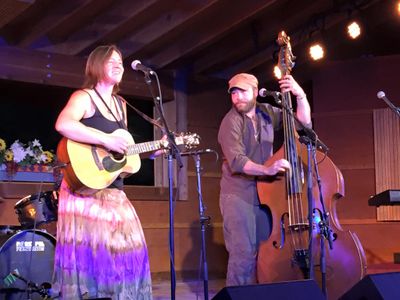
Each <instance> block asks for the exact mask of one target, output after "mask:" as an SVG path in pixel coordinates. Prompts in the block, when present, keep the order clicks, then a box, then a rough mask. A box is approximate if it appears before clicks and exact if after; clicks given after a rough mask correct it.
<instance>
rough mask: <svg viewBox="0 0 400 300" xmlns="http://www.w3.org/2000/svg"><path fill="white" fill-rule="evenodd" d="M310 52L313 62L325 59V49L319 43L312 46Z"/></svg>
mask: <svg viewBox="0 0 400 300" xmlns="http://www.w3.org/2000/svg"><path fill="white" fill-rule="evenodd" d="M309 50H310V52H309V53H310V56H311V58H312V59H313V60H320V59H321V58H323V57H324V48H323V47H322V45H320V44H318V43H316V44H313V45H311V46H310V49H309Z"/></svg>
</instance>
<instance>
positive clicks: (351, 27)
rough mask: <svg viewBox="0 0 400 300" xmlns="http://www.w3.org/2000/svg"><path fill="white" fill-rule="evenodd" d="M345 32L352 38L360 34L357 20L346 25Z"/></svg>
mask: <svg viewBox="0 0 400 300" xmlns="http://www.w3.org/2000/svg"><path fill="white" fill-rule="evenodd" d="M347 33H348V35H349V37H350V38H352V39H353V40H355V39H357V38H358V37H359V36H360V35H361V27H360V25H359V23H358V22H357V21H353V22H351V23H349V24H348V25H347Z"/></svg>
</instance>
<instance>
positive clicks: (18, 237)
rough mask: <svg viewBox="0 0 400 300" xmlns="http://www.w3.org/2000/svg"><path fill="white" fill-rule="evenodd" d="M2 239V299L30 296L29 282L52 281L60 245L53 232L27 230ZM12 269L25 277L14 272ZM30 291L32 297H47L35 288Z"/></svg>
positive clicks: (38, 283) (35, 298) (0, 264)
mask: <svg viewBox="0 0 400 300" xmlns="http://www.w3.org/2000/svg"><path fill="white" fill-rule="evenodd" d="M0 240H2V241H1V245H0V247H1V248H0V278H1V279H2V280H1V281H0V286H1V289H0V291H1V292H0V299H10V300H16V299H28V298H27V296H28V293H27V292H28V284H27V283H29V282H31V286H32V284H37V286H39V287H40V286H41V284H43V283H46V282H47V283H51V280H52V276H53V264H54V252H55V246H56V239H55V238H54V237H53V236H52V235H50V234H48V233H46V232H44V231H41V230H24V231H20V232H18V233H16V234H14V235H13V236H11V237H9V238H8V239H4V236H3V237H2V239H0ZM12 272H15V273H17V274H19V276H21V279H20V278H17V277H15V276H13V275H11V273H12ZM22 278H23V279H24V280H26V281H27V282H24V280H23V279H22ZM33 286H34V285H33ZM30 293H31V294H30V298H29V299H32V300H40V299H43V298H42V296H41V295H40V294H39V293H37V292H35V291H34V288H33V289H31V291H30Z"/></svg>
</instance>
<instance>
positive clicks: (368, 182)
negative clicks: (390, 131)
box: [313, 56, 400, 265]
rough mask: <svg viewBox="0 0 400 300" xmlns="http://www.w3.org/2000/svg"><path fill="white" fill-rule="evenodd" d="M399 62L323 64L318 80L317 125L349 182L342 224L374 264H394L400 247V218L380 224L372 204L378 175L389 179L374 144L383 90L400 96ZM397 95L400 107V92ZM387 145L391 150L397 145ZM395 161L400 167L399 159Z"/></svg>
mask: <svg viewBox="0 0 400 300" xmlns="http://www.w3.org/2000/svg"><path fill="white" fill-rule="evenodd" d="M399 64H400V57H399V56H392V57H381V58H364V59H359V60H356V61H348V62H336V63H331V64H329V65H326V66H324V67H321V68H320V69H319V71H318V72H316V74H315V77H314V79H313V88H314V90H313V99H314V111H313V118H314V125H315V127H314V128H315V130H316V132H317V133H318V135H319V136H320V138H321V139H322V140H323V141H324V142H325V143H326V144H327V145H328V146H329V147H330V148H331V150H330V151H329V156H330V158H331V159H332V160H333V162H335V163H336V164H337V166H338V167H339V169H341V170H342V173H343V176H344V180H345V196H346V197H345V199H343V201H339V203H338V214H339V218H340V222H341V224H342V226H343V227H345V228H346V229H350V230H352V231H354V232H355V233H356V234H357V235H358V237H359V238H360V240H361V243H362V245H363V247H364V249H365V251H366V254H367V261H368V264H369V265H374V264H380V263H390V262H393V253H394V252H399V251H400V240H399V239H398V238H396V236H397V235H398V231H399V230H400V222H377V221H376V211H375V207H370V206H368V199H369V197H370V196H373V195H375V194H376V193H377V192H378V190H377V185H376V184H377V182H378V181H375V178H376V176H379V177H380V179H379V180H382V179H383V178H386V177H387V175H386V174H385V173H384V171H382V172H383V173H380V175H378V173H375V172H376V171H377V170H376V161H375V160H376V159H377V158H376V155H377V153H376V151H377V150H378V148H379V147H382V146H379V147H378V148H377V145H378V144H377V143H375V142H374V136H375V138H376V135H377V134H375V135H374V115H373V111H374V110H375V109H380V108H386V104H385V103H384V102H383V101H382V100H379V99H377V97H376V94H377V92H378V91H380V90H383V91H385V92H386V94H387V95H389V96H390V95H396V94H397V95H400V86H399V85H398V78H397V77H398V76H397V75H396V74H397V66H398V65H399ZM395 98H396V97H395V96H394V97H393V101H394V104H395V105H399V104H400V102H399V101H400V96H399V97H397V99H395ZM396 100H397V102H396ZM382 121H383V123H384V124H386V125H385V126H387V125H388V124H387V120H382ZM378 135H380V134H378ZM379 138H381V139H384V137H383V136H380V137H379ZM392 142H393V141H389V143H392ZM381 143H382V142H379V145H380V144H381ZM385 147H386V149H387V150H388V151H389V152H390V148H391V147H393V145H388V144H387V146H385ZM397 148H398V147H397ZM392 151H393V148H392ZM381 159H382V160H385V159H386V160H388V159H389V160H391V161H392V159H393V153H391V154H388V153H386V154H383V153H382V158H381ZM391 164H392V166H393V167H396V165H397V166H398V165H399V164H398V163H397V162H396V160H394V161H392V162H391ZM378 172H381V171H378ZM397 178H398V176H397Z"/></svg>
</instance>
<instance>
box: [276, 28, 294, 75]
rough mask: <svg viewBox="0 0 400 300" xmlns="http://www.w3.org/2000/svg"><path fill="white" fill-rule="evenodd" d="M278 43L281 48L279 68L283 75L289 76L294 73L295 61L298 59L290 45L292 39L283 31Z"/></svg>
mask: <svg viewBox="0 0 400 300" xmlns="http://www.w3.org/2000/svg"><path fill="white" fill-rule="evenodd" d="M276 41H277V43H278V45H279V46H280V49H279V58H278V67H279V69H280V70H281V73H282V74H284V75H288V74H290V72H291V71H292V69H293V67H294V65H295V63H294V60H295V59H296V56H294V55H293V52H292V46H291V45H290V37H289V36H288V35H287V34H286V32H284V31H281V32H279V34H278V39H277V40H276Z"/></svg>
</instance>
